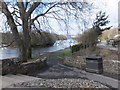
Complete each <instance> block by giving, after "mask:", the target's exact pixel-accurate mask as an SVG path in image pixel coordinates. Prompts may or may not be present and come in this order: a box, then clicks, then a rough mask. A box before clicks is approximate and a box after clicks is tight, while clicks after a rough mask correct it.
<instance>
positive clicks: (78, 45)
mask: <svg viewBox="0 0 120 90" xmlns="http://www.w3.org/2000/svg"><path fill="white" fill-rule="evenodd" d="M84 47H85V46H84V45H83V44H82V43H81V44H77V45H73V46H72V47H71V49H72V53H74V52H77V51H79V50H80V49H83V48H84Z"/></svg>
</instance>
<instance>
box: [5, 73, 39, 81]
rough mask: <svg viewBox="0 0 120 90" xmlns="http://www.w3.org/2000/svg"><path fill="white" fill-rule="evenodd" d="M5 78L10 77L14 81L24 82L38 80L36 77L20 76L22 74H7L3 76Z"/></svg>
mask: <svg viewBox="0 0 120 90" xmlns="http://www.w3.org/2000/svg"><path fill="white" fill-rule="evenodd" d="M5 76H6V77H10V78H14V79H19V80H22V81H24V82H26V81H32V80H36V79H39V78H36V77H32V76H27V75H22V74H17V75H10V74H9V75H5Z"/></svg>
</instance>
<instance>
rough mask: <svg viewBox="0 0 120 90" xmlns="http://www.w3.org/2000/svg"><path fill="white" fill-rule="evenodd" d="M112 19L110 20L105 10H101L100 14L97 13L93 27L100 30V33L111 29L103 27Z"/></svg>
mask: <svg viewBox="0 0 120 90" xmlns="http://www.w3.org/2000/svg"><path fill="white" fill-rule="evenodd" d="M109 22H110V21H109V20H108V16H106V13H105V12H102V11H100V12H99V13H98V14H96V19H95V20H94V22H93V29H94V30H96V31H97V32H98V34H99V35H100V34H101V33H102V31H104V30H109V29H110V28H111V27H112V26H110V27H105V28H102V27H103V26H106V25H107V24H108V23H109Z"/></svg>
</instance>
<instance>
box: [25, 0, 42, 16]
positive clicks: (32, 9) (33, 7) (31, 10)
mask: <svg viewBox="0 0 120 90" xmlns="http://www.w3.org/2000/svg"><path fill="white" fill-rule="evenodd" d="M40 3H41V2H35V3H34V4H33V5H32V6H31V7H30V9H29V10H28V11H27V13H26V15H27V17H29V16H30V15H31V14H32V12H33V11H34V10H35V9H36V7H38V6H39V5H40Z"/></svg>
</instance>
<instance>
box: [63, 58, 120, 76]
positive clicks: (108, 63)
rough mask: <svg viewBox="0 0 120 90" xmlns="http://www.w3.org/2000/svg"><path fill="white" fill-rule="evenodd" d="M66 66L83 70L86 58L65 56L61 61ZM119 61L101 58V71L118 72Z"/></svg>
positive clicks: (119, 72) (119, 68)
mask: <svg viewBox="0 0 120 90" xmlns="http://www.w3.org/2000/svg"><path fill="white" fill-rule="evenodd" d="M63 63H64V64H66V65H68V66H73V67H77V68H80V69H82V70H85V66H86V60H85V58H84V57H81V56H77V57H66V58H65V59H64V61H63ZM119 66H120V61H117V60H103V71H104V72H105V73H109V74H117V75H118V74H120V71H119V70H120V67H119Z"/></svg>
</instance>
